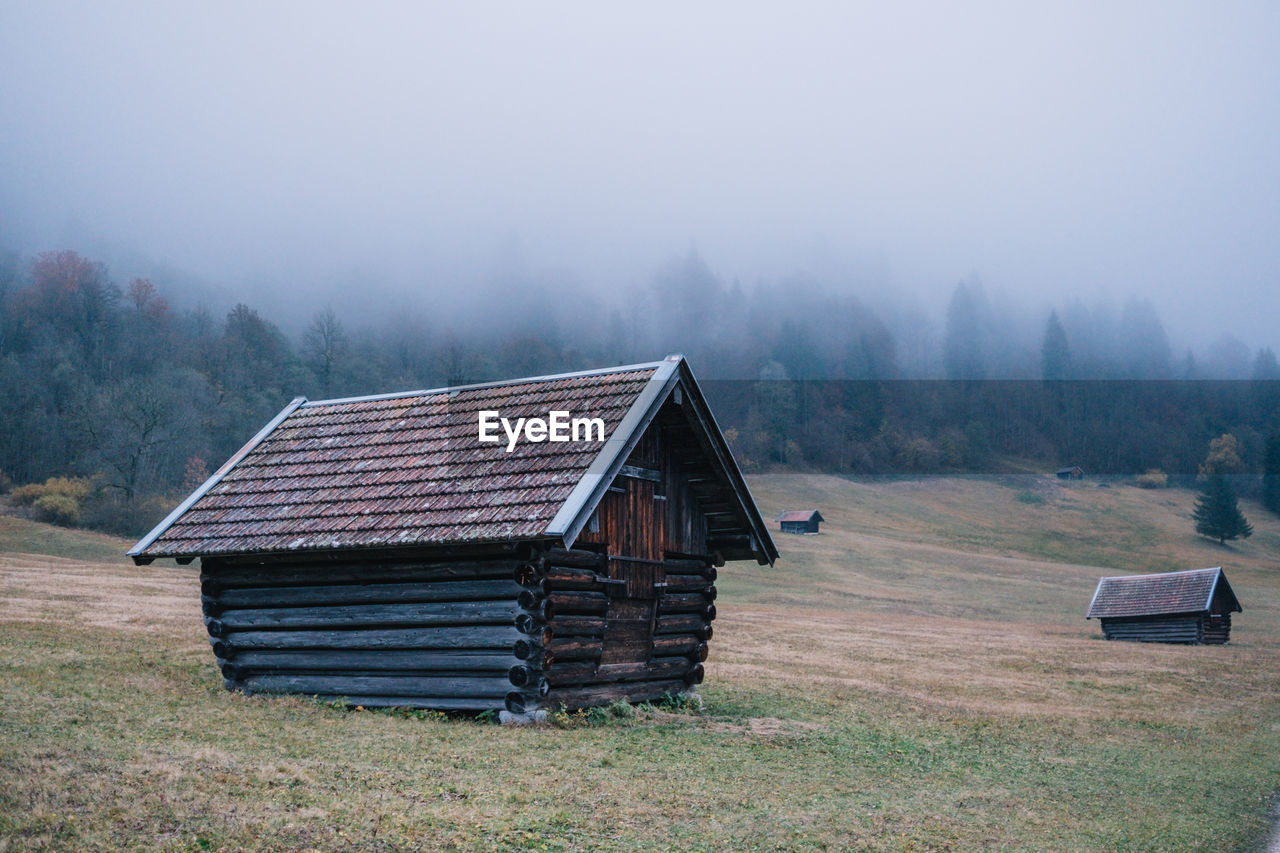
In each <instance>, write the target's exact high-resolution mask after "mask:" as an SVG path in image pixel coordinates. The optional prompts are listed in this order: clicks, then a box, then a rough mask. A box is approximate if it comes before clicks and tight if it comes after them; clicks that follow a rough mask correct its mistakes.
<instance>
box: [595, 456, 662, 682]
mask: <svg viewBox="0 0 1280 853" xmlns="http://www.w3.org/2000/svg"><path fill="white" fill-rule="evenodd" d="M619 483H621V484H622V488H623V490H624V493H623V494H622V495H617V496H616V497H619V498H621V499H622V500H621V501H620V503H621V504H622V506H621V510H622V513H621V517H620V518H619V519H618V520H619V522H620V523H619V524H618V529H617V538H616V540H614V541H610V542H609V576H610V577H611V578H614V579H616V580H621V581H624V583H622V584H611V585H610V586H609V610H608V612H607V614H606V617H605V631H604V649H603V651H602V653H601V656H600V665H601V666H602V667H604V666H608V665H610V664H619V663H643V662H644V661H647V660H648V659H649V657H650V656H651V654H652V652H653V620H654V617H655V615H656V614H655V612H654V609H655V608H654V605H655V604H656V600H657V591H658V589H659V587H658V586H657V585H658V584H659V583H661V582H662V581H663V580H664V572H663V568H662V542H663V527H664V523H665V515H666V514H665V513H664V512H662V511H661V507H656V506H655V505H654V504H655V501H654V485H655V484H654V483H653V482H652V481H649V480H643V479H638V478H632V477H622V478H619Z"/></svg>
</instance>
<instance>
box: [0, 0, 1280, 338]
mask: <svg viewBox="0 0 1280 853" xmlns="http://www.w3.org/2000/svg"><path fill="white" fill-rule="evenodd" d="M1278 121H1280V3H1276V2H1258V3H1234V2H1213V3H1211V2H1197V3H1174V2H1144V3H1137V2H1134V3H1124V2H1119V3H1117V2H1103V3H1086V2H1080V0H1071V2H1064V3H1060V4H1048V3H1039V2H1036V3H1023V2H1010V3H1003V4H993V3H975V2H964V3H959V2H957V3H943V2H936V3H909V2H892V3H883V2H876V3H865V4H859V3H848V2H839V3H830V4H822V3H803V2H801V3H795V2H790V3H771V4H764V3H742V2H732V3H687V2H681V3H670V4H666V3H655V2H645V3H629V4H618V3H575V4H555V3H548V2H536V3H531V2H521V3H516V2H512V3H502V4H493V3H483V2H466V3H448V4H445V3H440V4H427V3H418V2H405V3H367V2H362V3H354V2H352V3H341V4H338V3H330V4H325V3H316V2H297V3H274V4H271V3H227V2H218V3H199V4H196V3H172V2H156V3H150V4H129V3H120V2H90V3H83V4H77V3H65V2H50V0H41V2H18V0H4V2H3V4H0V245H4V246H8V247H10V248H18V249H21V250H23V251H35V250H40V249H49V248H74V249H79V250H80V251H82V252H84V253H86V254H90V255H93V256H107V257H110V258H117V259H119V258H135V259H138V258H140V259H146V260H147V261H148V262H150V263H155V264H162V265H168V266H170V267H172V268H174V269H177V270H182V271H184V272H186V273H189V274H191V275H192V276H195V277H198V278H201V279H204V280H206V281H209V282H213V283H216V284H218V285H220V286H223V287H226V288H229V289H230V290H232V291H234V292H236V293H258V294H262V293H263V292H264V290H269V289H280V288H284V287H286V286H288V287H291V288H306V289H308V290H309V291H311V292H314V293H323V294H326V298H328V294H330V293H331V292H332V290H333V288H334V287H336V286H338V285H341V284H345V283H350V282H352V281H360V280H367V279H375V280H378V281H384V282H388V283H390V284H392V285H394V286H396V287H400V288H418V289H420V291H421V292H422V293H423V294H424V296H425V297H426V298H432V299H444V298H445V296H444V294H446V293H447V292H448V291H449V290H450V288H456V287H467V286H469V285H470V284H471V283H473V282H474V281H476V280H478V279H480V278H483V277H484V276H486V275H490V274H491V272H492V270H493V269H494V268H495V266H498V267H500V266H501V265H503V264H514V265H519V266H523V267H525V268H528V269H531V270H535V271H538V273H539V275H540V276H541V277H542V278H544V279H547V280H556V279H557V278H558V277H563V278H564V279H566V280H570V281H576V282H577V283H578V285H579V286H582V287H588V288H599V289H600V290H602V291H607V290H614V289H617V288H622V287H634V286H637V285H643V284H645V283H646V282H647V281H648V280H649V279H650V278H651V277H652V275H653V273H654V270H655V269H656V268H657V267H659V266H660V265H661V264H662V263H663V262H664V261H665V260H666V259H667V258H669V257H671V256H672V255H674V254H677V253H682V252H684V251H687V249H688V248H689V246H691V245H693V246H696V247H697V249H698V251H699V252H700V253H701V254H702V256H703V257H704V258H705V259H706V261H707V263H708V264H709V265H710V266H711V267H712V269H713V270H715V271H716V272H717V273H718V274H720V275H722V276H724V277H725V278H726V279H734V278H737V279H739V280H741V281H742V282H743V283H744V284H746V285H748V286H749V285H750V284H751V283H753V282H756V281H758V280H761V279H776V278H779V277H783V276H785V275H788V274H791V273H793V272H795V271H806V270H807V271H810V272H813V273H815V274H818V275H820V276H822V277H824V278H826V279H827V280H828V281H830V282H831V283H832V284H833V285H837V284H838V285H840V286H848V287H849V288H851V289H853V290H855V291H857V292H860V293H863V294H866V293H870V292H873V291H892V292H895V293H903V292H906V293H913V294H918V295H919V296H920V298H922V299H923V300H925V301H926V302H927V303H928V304H929V305H930V306H932V307H934V308H935V309H936V310H940V309H941V307H942V306H944V305H945V299H946V295H947V294H948V293H949V292H950V290H951V288H952V287H954V285H955V283H956V282H957V281H959V280H960V279H962V278H967V277H970V276H972V275H975V274H976V275H977V276H978V277H980V278H981V280H982V281H983V282H984V283H985V284H986V286H987V287H988V288H989V289H993V290H1004V291H1007V292H1009V293H1026V294H1029V297H1028V299H1029V301H1032V302H1033V303H1034V301H1036V300H1040V301H1043V303H1044V304H1048V303H1049V302H1051V301H1058V300H1061V299H1062V298H1063V297H1064V296H1066V295H1069V294H1070V295H1079V296H1081V297H1082V298H1084V299H1085V300H1086V301H1090V300H1093V299H1096V298H1099V297H1108V298H1111V299H1114V300H1117V301H1122V300H1123V299H1124V298H1126V297H1128V296H1129V295H1131V294H1136V295H1145V296H1150V297H1151V298H1152V299H1153V301H1154V302H1155V303H1156V305H1157V307H1158V309H1159V310H1160V313H1161V315H1162V317H1163V318H1164V320H1165V322H1166V325H1167V326H1168V327H1169V330H1170V332H1171V334H1173V335H1174V336H1175V338H1177V339H1180V340H1191V341H1193V342H1197V343H1199V342H1200V341H1202V339H1203V337H1209V336H1211V335H1209V333H1210V332H1211V333H1212V335H1216V334H1217V333H1218V332H1221V331H1226V330H1230V331H1232V332H1234V333H1235V334H1237V335H1238V336H1239V337H1241V338H1243V339H1244V340H1245V341H1246V342H1248V343H1250V344H1251V345H1254V346H1256V345H1259V344H1270V345H1275V344H1276V343H1280V334H1278V333H1277V331H1276V325H1277V323H1276V320H1277V318H1278V317H1280V156H1278V152H1280V139H1278V138H1277V136H1278V134H1277V122H1278ZM124 263H125V265H126V266H128V264H129V263H130V262H128V261H126V262H124ZM117 266H118V264H117ZM113 270H114V271H116V272H120V270H118V269H116V268H115V267H113ZM871 301H872V302H874V301H875V300H874V299H872V300H871ZM307 313H308V314H309V313H310V309H308V312H307ZM1198 328H1204V329H1207V331H1206V332H1205V333H1204V336H1203V337H1202V336H1201V335H1200V334H1198V333H1197V331H1196V330H1197V329H1198Z"/></svg>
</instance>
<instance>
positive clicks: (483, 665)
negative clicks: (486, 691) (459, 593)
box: [214, 649, 516, 675]
mask: <svg viewBox="0 0 1280 853" xmlns="http://www.w3.org/2000/svg"><path fill="white" fill-rule="evenodd" d="M224 650H225V649H224ZM214 652H215V654H216V653H217V649H215V650H214ZM219 657H223V656H222V655H219ZM515 664H516V660H515V658H514V657H513V656H512V655H511V654H510V653H509V652H508V653H503V652H491V653H487V654H486V653H477V652H454V651H418V650H413V651H410V650H387V649H376V650H356V651H352V650H345V649H343V650H336V649H326V650H284V651H277V650H270V651H258V650H245V651H240V652H237V653H236V654H234V656H233V657H232V658H231V659H230V660H229V661H228V662H227V666H230V667H234V668H235V670H236V671H237V672H240V673H251V672H264V673H265V672H282V671H288V670H309V671H357V672H358V671H363V670H369V671H379V670H387V671H391V672H396V671H414V670H417V671H424V672H453V673H458V674H460V675H467V674H469V673H481V672H486V673H493V674H500V673H504V672H506V671H507V670H508V669H510V668H511V667H512V666H513V665H515Z"/></svg>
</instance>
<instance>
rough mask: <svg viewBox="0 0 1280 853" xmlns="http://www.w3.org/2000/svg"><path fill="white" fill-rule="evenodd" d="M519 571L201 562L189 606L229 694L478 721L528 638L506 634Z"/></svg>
mask: <svg viewBox="0 0 1280 853" xmlns="http://www.w3.org/2000/svg"><path fill="white" fill-rule="evenodd" d="M519 564H520V561H519V560H517V559H516V558H515V557H513V556H509V555H508V556H492V557H476V558H467V559H452V560H431V561H427V560H412V559H395V560H376V559H375V560H357V559H353V558H347V559H342V560H333V561H324V562H321V561H310V562H308V561H300V560H297V561H289V562H284V561H280V562H265V561H259V562H251V561H233V560H218V559H212V558H207V559H205V560H203V561H202V566H201V591H202V596H201V598H202V603H203V606H204V615H205V624H206V627H207V628H208V632H209V637H210V642H211V644H212V646H213V650H214V654H215V656H216V658H217V661H218V666H219V668H220V669H221V671H222V673H223V676H224V678H225V684H226V686H227V687H228V688H229V689H233V690H240V691H243V692H246V693H301V694H307V695H315V696H319V697H322V698H325V699H334V700H336V699H345V700H346V701H347V702H349V703H351V704H354V705H364V706H369V707H378V706H402V707H415V708H435V709H440V710H466V711H482V710H490V709H498V708H501V707H503V706H504V703H505V701H506V697H507V695H508V694H509V693H511V692H512V685H511V682H510V679H509V676H508V673H509V671H510V669H511V667H512V666H513V665H515V664H516V663H518V660H517V659H516V657H515V655H514V653H513V649H514V647H515V644H516V643H517V642H518V641H520V640H521V639H526V640H527V639H529V638H530V635H529V634H527V633H522V632H521V631H520V630H519V627H518V626H517V622H518V621H519V617H520V616H521V614H522V613H524V612H525V611H523V610H522V609H521V608H520V606H519V601H518V597H519V593H520V590H521V588H520V586H519V585H518V584H516V582H515V581H514V580H513V578H512V575H513V572H514V570H515V568H516V567H517V566H518V565H519ZM535 630H536V628H535ZM533 639H534V640H536V641H538V642H541V639H542V637H541V636H540V635H537V636H534V637H533ZM533 689H536V685H534V688H533Z"/></svg>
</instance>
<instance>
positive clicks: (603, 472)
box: [546, 359, 681, 548]
mask: <svg viewBox="0 0 1280 853" xmlns="http://www.w3.org/2000/svg"><path fill="white" fill-rule="evenodd" d="M680 361H681V359H668V360H665V361H660V362H657V363H656V364H655V365H654V372H653V375H652V376H651V377H649V382H648V383H647V384H646V385H645V387H644V390H643V391H641V392H640V394H639V395H638V396H637V397H636V399H635V402H633V403H632V404H631V408H630V409H628V410H627V413H626V415H624V416H623V418H622V421H621V422H620V423H619V424H618V426H617V427H616V428H614V430H613V434H612V435H610V436H609V438H608V440H607V441H606V442H605V444H604V447H603V448H601V450H600V452H599V453H597V454H596V458H595V459H594V460H593V461H592V462H591V465H590V467H588V468H587V470H586V473H584V474H583V475H582V477H581V478H580V479H579V480H578V483H577V485H576V486H574V487H573V491H571V492H570V493H569V496H568V497H567V498H565V501H564V503H563V504H561V505H560V509H559V511H557V512H556V515H555V517H554V518H552V519H551V523H550V524H548V525H547V531H546V535H547V536H549V537H552V538H556V539H559V540H560V541H561V542H562V543H563V544H564V547H566V548H571V547H573V543H574V542H575V541H576V540H577V538H578V534H580V533H581V532H582V528H583V527H585V526H586V524H587V521H588V520H590V518H591V513H593V512H595V509H596V506H597V505H599V503H600V500H601V499H602V498H603V497H604V494H605V492H606V491H607V490H608V488H609V484H610V483H612V482H613V480H614V478H615V477H617V476H618V472H619V471H621V470H622V466H623V464H624V463H625V462H626V461H627V457H628V456H630V455H631V451H632V450H634V449H635V446H636V444H637V443H638V442H639V441H640V437H641V436H642V435H644V431H645V430H646V429H647V428H648V426H649V424H650V423H652V422H653V419H654V417H656V416H657V414H658V410H659V409H661V408H662V404H663V403H664V402H665V401H666V399H667V396H668V395H669V394H670V393H671V389H672V388H674V387H675V384H676V382H678V381H679V379H680V374H679V371H678V369H677V368H678V366H679V363H680Z"/></svg>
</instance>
